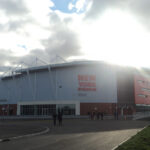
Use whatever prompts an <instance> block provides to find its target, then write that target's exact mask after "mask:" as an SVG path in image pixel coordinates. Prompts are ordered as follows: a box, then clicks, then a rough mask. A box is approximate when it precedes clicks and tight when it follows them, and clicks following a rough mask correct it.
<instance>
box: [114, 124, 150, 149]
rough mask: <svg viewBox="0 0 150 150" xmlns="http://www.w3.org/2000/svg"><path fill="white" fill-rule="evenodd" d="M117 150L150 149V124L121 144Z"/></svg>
mask: <svg viewBox="0 0 150 150" xmlns="http://www.w3.org/2000/svg"><path fill="white" fill-rule="evenodd" d="M116 150H150V126H148V127H147V128H145V129H144V130H142V131H141V132H139V133H138V134H136V135H135V136H133V137H132V138H131V139H129V140H128V141H126V142H125V143H123V144H122V145H120V146H119V147H118V148H117V149H116Z"/></svg>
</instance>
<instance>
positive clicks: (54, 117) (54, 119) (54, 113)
mask: <svg viewBox="0 0 150 150" xmlns="http://www.w3.org/2000/svg"><path fill="white" fill-rule="evenodd" d="M56 118H57V115H56V112H53V123H54V126H56Z"/></svg>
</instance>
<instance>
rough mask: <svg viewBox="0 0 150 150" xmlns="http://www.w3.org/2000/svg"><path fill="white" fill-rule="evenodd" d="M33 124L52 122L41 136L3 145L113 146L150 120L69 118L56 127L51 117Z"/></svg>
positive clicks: (104, 149) (106, 149)
mask: <svg viewBox="0 0 150 150" xmlns="http://www.w3.org/2000/svg"><path fill="white" fill-rule="evenodd" d="M26 124H28V123H27V122H26ZM29 124H32V125H37V126H44V127H45V126H46V125H47V126H49V125H50V124H51V125H50V126H51V130H50V132H49V133H47V134H44V135H40V136H35V137H28V138H23V139H19V140H12V141H9V142H2V143H0V149H5V150H10V149H11V150H20V149H22V150H41V149H43V150H60V149H61V150H70V149H71V150H85V149H86V150H111V149H112V148H113V147H115V146H116V145H118V144H119V143H121V142H122V141H124V140H126V139H127V138H128V137H130V136H132V135H134V134H136V133H137V131H139V130H141V129H142V128H143V127H144V126H146V125H148V124H149V121H132V120H126V121H123V120H118V121H116V120H104V121H100V120H98V121H97V120H94V121H91V120H87V119H72V120H71V119H66V120H64V121H63V126H62V127H59V126H58V125H57V126H56V127H54V126H53V125H52V122H51V123H50V121H39V122H38V121H37V122H34V121H33V122H32V121H31V122H30V123H29ZM29 124H28V126H29ZM24 125H25V123H24Z"/></svg>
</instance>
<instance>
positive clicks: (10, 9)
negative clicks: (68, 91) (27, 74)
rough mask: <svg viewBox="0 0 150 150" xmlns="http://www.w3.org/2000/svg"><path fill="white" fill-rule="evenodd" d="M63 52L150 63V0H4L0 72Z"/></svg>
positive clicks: (1, 4)
mask: <svg viewBox="0 0 150 150" xmlns="http://www.w3.org/2000/svg"><path fill="white" fill-rule="evenodd" d="M57 55H59V56H61V57H63V58H64V59H66V60H68V61H71V60H78V59H79V60H82V59H90V60H105V61H110V62H113V63H118V64H125V65H135V66H148V67H150V0H0V72H3V71H5V70H7V69H9V68H10V67H11V66H16V65H18V64H21V63H22V62H24V63H25V64H27V65H29V66H30V65H32V64H33V63H34V61H35V59H36V57H37V58H39V59H41V60H44V61H45V62H48V63H54V62H56V61H60V60H58V59H60V58H58V57H56V56H57Z"/></svg>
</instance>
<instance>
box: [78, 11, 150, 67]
mask: <svg viewBox="0 0 150 150" xmlns="http://www.w3.org/2000/svg"><path fill="white" fill-rule="evenodd" d="M80 33H82V34H81V35H82V36H81V40H82V43H83V45H82V50H83V52H84V53H85V55H86V56H87V57H88V58H89V59H96V60H105V61H109V62H113V63H118V64H121V65H132V66H140V65H145V64H146V62H145V60H146V59H145V57H148V54H149V53H150V52H149V49H150V46H149V39H150V35H149V34H148V33H147V31H146V30H144V28H143V27H142V25H141V24H140V23H138V21H137V20H136V19H135V18H134V16H132V15H131V14H128V13H125V12H122V11H120V10H107V11H106V12H105V13H104V14H103V15H102V16H101V17H100V18H99V20H98V21H96V22H94V23H90V24H87V25H86V27H84V29H82V30H81V31H80ZM143 54H146V56H144V57H143Z"/></svg>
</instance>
